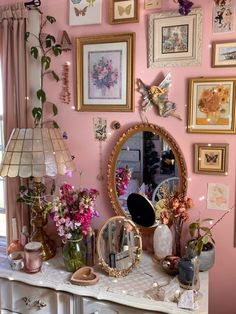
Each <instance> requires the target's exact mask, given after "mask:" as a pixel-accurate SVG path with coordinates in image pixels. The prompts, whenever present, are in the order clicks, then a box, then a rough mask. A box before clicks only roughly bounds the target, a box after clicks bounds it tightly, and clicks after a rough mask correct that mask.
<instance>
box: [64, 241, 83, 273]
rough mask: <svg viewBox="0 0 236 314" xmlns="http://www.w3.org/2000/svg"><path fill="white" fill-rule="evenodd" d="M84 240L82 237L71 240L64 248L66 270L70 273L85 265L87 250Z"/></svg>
mask: <svg viewBox="0 0 236 314" xmlns="http://www.w3.org/2000/svg"><path fill="white" fill-rule="evenodd" d="M82 240H83V237H82V236H80V237H78V238H77V239H69V240H67V241H66V243H65V245H64V247H63V251H62V256H63V260H64V264H65V266H66V270H67V271H69V272H75V271H76V270H77V269H79V268H81V267H83V266H84V265H85V250H84V246H83V241H82Z"/></svg>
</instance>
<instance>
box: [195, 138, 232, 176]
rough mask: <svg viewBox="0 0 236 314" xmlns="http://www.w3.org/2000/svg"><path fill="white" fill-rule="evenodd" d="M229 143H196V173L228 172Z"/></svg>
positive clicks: (224, 173)
mask: <svg viewBox="0 0 236 314" xmlns="http://www.w3.org/2000/svg"><path fill="white" fill-rule="evenodd" d="M228 150H229V145H228V144H207V143H205V144H204V143H198V144H195V168H194V171H195V172H196V173H205V174H214V175H215V174H221V175H227V174H228Z"/></svg>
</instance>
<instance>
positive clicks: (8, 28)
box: [0, 2, 29, 243]
mask: <svg viewBox="0 0 236 314" xmlns="http://www.w3.org/2000/svg"><path fill="white" fill-rule="evenodd" d="M26 17H27V9H25V6H24V3H23V2H22V3H17V4H13V5H7V6H2V7H0V36H1V38H0V39H1V45H0V48H1V50H0V53H1V63H2V64H1V68H2V78H3V103H4V137H5V144H6V143H7V141H8V138H9V136H10V134H11V132H12V129H13V128H15V127H18V128H22V127H27V116H28V114H27V113H28V108H27V100H26V96H27V83H26V82H27V71H26V45H25V39H24V35H25V31H26ZM6 183H7V203H6V204H7V206H6V214H7V230H8V232H7V233H8V243H9V241H11V237H12V234H11V220H12V217H16V218H17V225H18V232H20V231H21V227H22V225H23V224H28V220H29V219H28V210H27V209H26V210H24V209H23V208H22V206H21V204H19V203H17V194H18V192H19V186H20V178H6Z"/></svg>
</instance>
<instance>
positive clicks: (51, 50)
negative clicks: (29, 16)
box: [25, 10, 62, 128]
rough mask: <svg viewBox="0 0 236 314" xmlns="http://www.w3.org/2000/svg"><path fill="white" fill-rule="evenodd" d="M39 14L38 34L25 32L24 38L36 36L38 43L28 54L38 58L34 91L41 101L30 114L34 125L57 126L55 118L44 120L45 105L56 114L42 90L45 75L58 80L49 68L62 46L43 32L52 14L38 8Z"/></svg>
mask: <svg viewBox="0 0 236 314" xmlns="http://www.w3.org/2000/svg"><path fill="white" fill-rule="evenodd" d="M38 11H39V13H40V14H41V23H40V29H39V34H37V35H36V34H34V33H32V32H26V33H25V40H26V41H28V39H29V37H30V36H33V37H34V38H36V40H37V42H38V45H34V46H31V47H30V54H31V55H32V56H33V57H34V58H35V59H36V60H40V79H41V81H40V88H39V89H38V90H37V92H36V96H37V99H38V100H39V101H40V102H41V107H34V108H33V109H32V115H33V118H34V125H35V127H42V126H43V124H45V123H46V122H47V123H48V122H51V123H52V125H53V127H54V128H58V127H59V126H58V124H57V122H56V121H55V120H50V121H44V109H45V106H46V105H49V106H51V108H52V114H53V116H56V115H57V114H58V108H57V106H56V105H55V104H54V103H52V102H50V101H48V99H47V94H46V92H45V90H44V79H45V77H46V76H51V77H52V78H53V79H54V80H55V81H56V82H58V81H59V80H60V79H59V76H58V75H57V73H56V72H55V71H54V70H52V69H51V61H52V57H57V56H59V55H60V54H61V53H62V47H61V45H60V44H58V43H57V42H56V39H55V37H54V36H53V35H51V34H48V33H45V32H44V29H45V27H46V25H47V24H48V23H50V24H53V23H55V22H56V19H55V18H54V17H53V16H50V15H47V16H44V15H43V13H42V12H41V11H40V10H38Z"/></svg>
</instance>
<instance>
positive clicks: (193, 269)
mask: <svg viewBox="0 0 236 314" xmlns="http://www.w3.org/2000/svg"><path fill="white" fill-rule="evenodd" d="M199 264H200V262H199V258H198V256H197V255H193V254H186V255H185V256H183V257H182V258H181V259H180V261H179V275H178V279H179V282H180V286H181V287H182V288H184V289H192V290H199V288H200V279H199Z"/></svg>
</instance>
